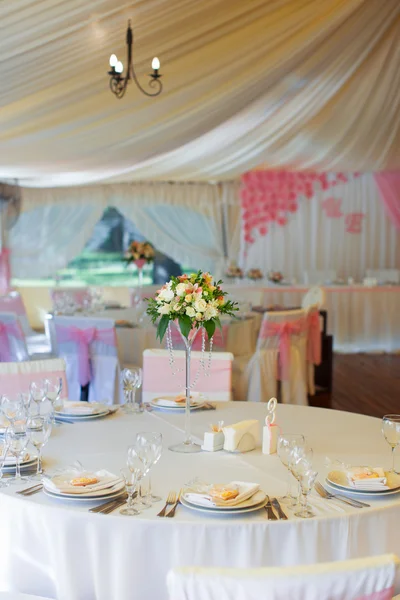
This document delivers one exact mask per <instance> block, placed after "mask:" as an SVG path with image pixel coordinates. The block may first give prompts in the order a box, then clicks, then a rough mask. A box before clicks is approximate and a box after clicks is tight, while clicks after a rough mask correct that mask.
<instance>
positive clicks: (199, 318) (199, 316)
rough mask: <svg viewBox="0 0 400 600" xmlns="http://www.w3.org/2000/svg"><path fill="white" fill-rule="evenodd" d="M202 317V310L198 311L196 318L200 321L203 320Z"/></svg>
mask: <svg viewBox="0 0 400 600" xmlns="http://www.w3.org/2000/svg"><path fill="white" fill-rule="evenodd" d="M202 318H203V315H202V314H201V312H198V313H196V319H197V320H198V321H201V320H202Z"/></svg>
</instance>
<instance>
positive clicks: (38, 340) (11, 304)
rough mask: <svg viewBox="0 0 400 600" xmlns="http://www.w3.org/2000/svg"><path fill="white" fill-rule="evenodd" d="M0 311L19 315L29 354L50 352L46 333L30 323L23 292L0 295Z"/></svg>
mask: <svg viewBox="0 0 400 600" xmlns="http://www.w3.org/2000/svg"><path fill="white" fill-rule="evenodd" d="M0 312H7V313H14V314H15V315H17V317H18V319H19V322H20V323H21V327H22V331H23V332H24V336H25V342H26V346H27V349H28V353H29V355H37V354H46V355H47V354H49V353H50V344H49V340H48V339H47V337H46V335H43V334H41V333H37V332H36V331H33V329H32V328H31V326H30V324H29V320H28V315H27V313H26V309H25V305H24V302H23V300H22V297H21V294H20V293H19V292H16V291H12V292H9V293H8V294H7V295H5V296H0Z"/></svg>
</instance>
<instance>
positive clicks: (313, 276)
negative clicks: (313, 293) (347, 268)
mask: <svg viewBox="0 0 400 600" xmlns="http://www.w3.org/2000/svg"><path fill="white" fill-rule="evenodd" d="M336 279H337V273H336V271H335V270H334V269H327V270H324V271H318V270H316V271H304V283H305V284H306V285H320V284H323V283H334V282H335V281H336Z"/></svg>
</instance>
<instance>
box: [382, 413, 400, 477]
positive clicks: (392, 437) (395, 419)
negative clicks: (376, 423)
mask: <svg viewBox="0 0 400 600" xmlns="http://www.w3.org/2000/svg"><path fill="white" fill-rule="evenodd" d="M382 433H383V435H384V436H385V440H386V441H387V443H388V444H389V446H390V447H391V449H392V469H391V470H390V471H389V472H390V473H396V474H397V471H395V469H394V452H395V450H396V448H397V446H398V445H399V444H400V415H385V416H384V417H383V419H382Z"/></svg>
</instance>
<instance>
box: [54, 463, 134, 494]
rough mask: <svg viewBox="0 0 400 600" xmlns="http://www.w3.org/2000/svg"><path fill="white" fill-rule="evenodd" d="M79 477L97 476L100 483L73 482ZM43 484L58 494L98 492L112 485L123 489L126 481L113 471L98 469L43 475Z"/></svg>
mask: <svg viewBox="0 0 400 600" xmlns="http://www.w3.org/2000/svg"><path fill="white" fill-rule="evenodd" d="M77 477H97V479H98V480H99V481H98V483H94V484H92V485H85V486H81V487H80V486H79V487H78V486H74V485H72V484H71V480H72V479H75V478H77ZM43 485H44V487H45V488H46V490H48V491H49V492H55V493H57V494H74V495H75V494H76V495H79V494H87V493H88V492H98V491H101V490H106V489H109V488H112V487H115V488H116V489H115V491H117V489H122V488H123V487H124V483H123V481H122V479H121V478H120V477H117V476H116V475H114V474H113V473H110V472H109V471H106V470H104V469H103V470H101V471H96V472H93V473H89V472H87V471H84V472H81V473H78V472H77V471H75V470H73V471H65V472H64V473H60V474H58V475H55V476H54V477H52V478H49V477H43Z"/></svg>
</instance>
